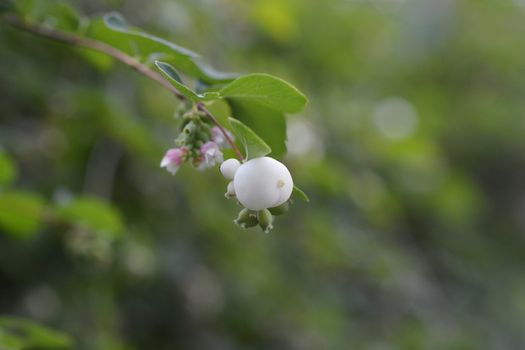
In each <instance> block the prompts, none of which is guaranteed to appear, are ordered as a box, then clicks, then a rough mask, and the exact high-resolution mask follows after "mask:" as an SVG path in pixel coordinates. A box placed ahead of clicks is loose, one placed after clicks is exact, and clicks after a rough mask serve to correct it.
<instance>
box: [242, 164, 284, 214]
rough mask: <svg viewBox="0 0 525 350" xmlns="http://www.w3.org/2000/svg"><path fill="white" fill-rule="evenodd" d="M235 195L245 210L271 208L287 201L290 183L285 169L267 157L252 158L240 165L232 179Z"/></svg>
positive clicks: (282, 165)
mask: <svg viewBox="0 0 525 350" xmlns="http://www.w3.org/2000/svg"><path fill="white" fill-rule="evenodd" d="M233 185H234V188H235V195H236V196H237V199H238V200H239V202H240V203H241V204H242V205H243V206H244V207H245V208H248V209H251V210H262V209H267V208H273V207H276V206H279V205H281V204H283V203H284V202H286V201H287V200H288V199H289V198H290V195H291V194H292V190H293V180H292V176H291V175H290V172H289V171H288V169H287V168H286V166H285V165H284V164H283V163H281V162H279V161H277V160H275V159H273V158H270V157H261V158H255V159H252V160H249V161H247V162H246V163H244V164H242V165H241V166H240V167H239V168H238V169H237V171H236V172H235V176H234V178H233Z"/></svg>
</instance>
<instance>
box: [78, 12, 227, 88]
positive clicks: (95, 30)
mask: <svg viewBox="0 0 525 350" xmlns="http://www.w3.org/2000/svg"><path fill="white" fill-rule="evenodd" d="M86 34H87V35H88V36H89V37H91V38H94V39H98V40H101V41H103V42H106V43H108V44H110V45H112V46H114V47H117V48H118V49H120V50H122V51H124V52H126V53H128V54H130V55H132V56H136V57H138V58H140V59H141V60H142V61H145V62H151V60H152V59H156V58H161V59H162V60H163V61H165V62H166V63H168V64H172V65H173V66H175V67H177V69H179V70H180V71H182V72H184V73H186V74H188V75H191V76H194V77H196V78H198V79H201V80H202V81H204V82H207V83H223V82H228V81H230V80H231V79H233V78H234V77H235V76H236V75H235V74H231V73H224V72H220V71H218V70H215V69H213V68H211V67H209V66H207V65H206V64H205V63H204V62H203V61H202V60H201V58H200V56H199V55H198V54H197V53H195V52H193V51H191V50H189V49H187V48H184V47H182V46H180V45H177V44H174V43H172V42H170V41H167V40H165V39H162V38H159V37H156V36H154V35H151V34H148V33H145V32H143V31H141V30H139V29H136V28H134V27H131V26H129V25H128V23H127V22H126V21H125V19H124V17H122V16H121V15H120V14H118V13H109V14H107V15H105V16H103V17H102V18H95V19H93V20H91V22H90V24H89V27H88V29H87V31H86Z"/></svg>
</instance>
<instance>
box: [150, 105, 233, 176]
mask: <svg viewBox="0 0 525 350" xmlns="http://www.w3.org/2000/svg"><path fill="white" fill-rule="evenodd" d="M178 116H179V117H180V118H181V119H182V125H181V129H180V134H179V135H178V136H177V138H176V139H175V146H176V147H174V148H171V149H169V150H168V151H167V152H166V154H165V155H164V157H163V158H162V160H161V162H160V166H161V168H166V170H167V171H169V172H170V173H171V174H173V175H175V173H176V172H177V171H178V170H179V168H180V166H181V165H182V164H183V163H185V162H188V163H191V164H192V165H193V166H194V167H196V168H197V169H199V170H204V169H207V168H211V167H213V166H215V165H216V164H220V163H222V161H223V159H224V157H223V154H222V151H221V148H226V147H228V143H227V142H226V137H225V136H224V133H223V131H224V132H226V133H228V136H229V137H230V138H231V139H233V135H231V133H230V132H229V131H227V130H225V129H222V130H221V129H220V128H219V127H218V126H213V125H212V124H211V122H210V120H209V119H208V118H207V117H206V116H204V115H202V114H201V113H199V112H198V111H196V110H195V109H192V110H190V111H188V112H186V113H181V112H178Z"/></svg>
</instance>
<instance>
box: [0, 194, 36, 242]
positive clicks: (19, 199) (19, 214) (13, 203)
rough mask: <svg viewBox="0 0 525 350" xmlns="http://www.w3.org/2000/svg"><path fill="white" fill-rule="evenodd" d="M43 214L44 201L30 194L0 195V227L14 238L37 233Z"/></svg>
mask: <svg viewBox="0 0 525 350" xmlns="http://www.w3.org/2000/svg"><path fill="white" fill-rule="evenodd" d="M43 214H44V200H43V199H42V198H40V197H39V196H38V195H36V194H33V193H30V192H21V191H9V192H3V193H0V227H1V228H3V229H4V230H5V231H6V232H7V233H9V234H11V235H13V236H14V237H16V238H26V237H30V236H32V235H33V234H34V233H36V232H38V230H39V229H40V226H41V224H42V219H43V216H44V215H43Z"/></svg>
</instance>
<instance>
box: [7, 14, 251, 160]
mask: <svg viewBox="0 0 525 350" xmlns="http://www.w3.org/2000/svg"><path fill="white" fill-rule="evenodd" d="M4 19H5V20H6V22H7V23H9V24H10V25H12V26H13V27H15V28H18V29H21V30H24V31H26V32H29V33H32V34H35V35H38V36H42V37H45V38H48V39H52V40H55V41H59V42H62V43H66V44H69V45H72V46H77V47H84V48H88V49H91V50H95V51H98V52H102V53H104V54H106V55H108V56H111V57H113V58H114V59H116V60H118V61H120V62H122V63H124V64H126V65H128V66H129V67H131V68H132V69H134V70H136V71H137V72H139V73H141V74H143V75H145V76H146V77H148V78H150V79H151V80H154V81H156V82H157V83H159V84H160V85H162V86H163V87H164V88H166V89H167V90H169V91H170V92H171V93H173V94H174V95H175V96H176V97H177V98H178V99H179V100H181V101H186V100H187V98H186V96H184V95H183V94H182V93H181V92H180V91H179V90H177V88H175V87H174V86H173V85H171V84H170V83H169V82H168V81H167V80H166V79H164V77H163V76H162V75H161V74H160V73H157V72H156V71H154V70H152V69H151V68H149V67H148V66H146V65H144V64H142V63H141V62H139V61H138V60H137V59H135V58H133V57H131V56H129V55H128V54H126V53H125V52H122V51H120V50H119V49H116V48H114V47H113V46H111V45H108V44H106V43H104V42H102V41H98V40H94V39H90V38H85V37H81V36H79V35H76V34H72V33H66V32H63V31H59V30H56V29H52V28H49V27H46V26H43V25H40V24H35V23H29V22H26V21H24V20H23V19H21V18H20V17H18V16H16V15H12V14H9V15H6V16H4ZM197 108H198V109H199V110H200V111H202V112H203V113H204V114H206V116H207V117H208V118H210V119H211V121H212V122H213V123H214V124H215V125H217V127H218V128H219V129H220V130H221V132H222V134H223V135H224V137H225V139H226V141H227V142H228V143H229V144H230V146H231V148H232V149H233V150H234V151H235V153H236V154H237V157H239V159H240V160H243V159H244V157H243V155H242V153H241V151H240V150H239V148H238V147H237V145H236V144H235V143H234V142H233V140H232V139H231V137H230V136H229V135H228V132H227V131H226V130H225V129H224V127H223V126H222V125H221V124H220V123H219V121H218V120H217V118H215V116H214V115H213V114H212V113H211V112H210V111H209V110H208V109H207V108H206V106H205V105H204V104H203V103H202V102H199V103H197Z"/></svg>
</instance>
